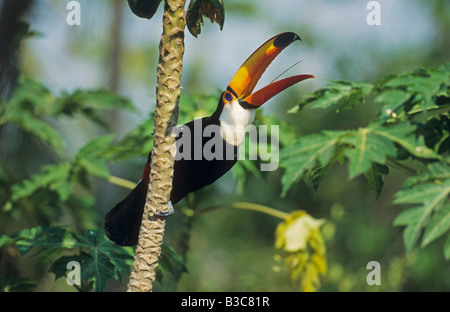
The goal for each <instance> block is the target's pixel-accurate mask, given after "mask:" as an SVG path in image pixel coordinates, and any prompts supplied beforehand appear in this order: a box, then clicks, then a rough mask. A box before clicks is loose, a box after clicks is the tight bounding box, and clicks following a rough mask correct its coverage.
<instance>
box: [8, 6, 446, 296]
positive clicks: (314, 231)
mask: <svg viewBox="0 0 450 312" xmlns="http://www.w3.org/2000/svg"><path fill="white" fill-rule="evenodd" d="M379 2H380V4H381V9H382V11H381V12H382V20H381V21H382V24H381V25H380V26H368V25H367V23H366V15H367V13H368V11H367V10H366V4H367V1H362V0H358V1H356V0H355V1H331V0H328V1H325V0H323V1H314V4H311V3H309V2H308V3H307V2H306V1H276V2H274V1H259V2H258V3H255V2H252V1H232V0H228V1H226V2H225V12H226V13H225V14H226V19H225V24H224V27H223V30H222V31H220V29H219V27H218V26H217V25H215V24H214V25H213V24H210V23H209V21H205V25H203V27H202V32H201V33H200V34H199V35H198V38H194V37H193V36H190V35H189V34H187V35H188V36H187V37H186V54H185V65H184V73H183V94H182V99H181V103H180V109H181V112H180V119H179V123H184V122H186V121H189V120H191V119H192V118H194V117H195V116H204V115H206V114H208V113H210V112H212V111H213V110H214V108H215V105H216V104H217V98H218V96H219V95H220V92H221V89H222V88H223V87H225V86H226V85H227V84H228V82H229V80H230V79H231V78H232V75H233V74H234V73H235V71H236V70H237V68H238V66H239V65H240V64H241V63H242V62H243V61H244V60H245V58H246V57H247V56H248V55H249V54H250V53H251V52H252V51H253V50H254V49H255V48H256V47H257V46H258V45H259V44H260V43H262V42H263V41H264V40H266V39H268V38H270V37H271V36H273V35H274V34H277V33H279V32H282V31H294V32H297V33H299V34H300V35H301V37H302V38H303V42H302V43H301V44H298V45H295V44H294V45H293V46H291V47H289V48H288V49H287V50H286V51H285V52H283V55H281V56H280V60H277V62H274V64H273V65H272V66H271V68H270V69H269V70H268V71H267V73H266V74H265V76H264V77H266V78H263V79H262V81H261V85H263V84H264V83H267V82H268V81H271V80H272V79H273V77H276V76H277V75H278V74H279V73H280V72H282V71H283V70H284V69H285V68H287V67H289V66H290V65H292V64H293V63H295V62H297V61H299V60H302V62H301V63H300V65H298V66H297V67H294V69H291V72H293V71H296V72H299V73H312V74H315V75H316V76H317V77H318V79H317V80H316V81H315V82H305V83H303V84H302V85H301V86H298V87H295V88H291V89H292V90H291V89H290V90H289V92H285V93H283V94H282V95H279V96H278V97H277V98H276V99H274V100H272V101H271V102H269V103H267V104H266V105H265V106H266V107H265V108H264V109H263V110H261V111H259V112H258V115H257V120H256V123H259V124H278V125H280V137H279V140H280V143H281V147H282V150H281V159H280V167H279V169H278V170H276V171H274V172H259V171H258V170H257V168H258V163H257V162H254V161H242V162H240V163H239V165H237V166H236V167H235V168H234V169H233V171H232V172H230V174H228V175H226V176H225V177H223V179H221V180H220V181H218V182H217V183H215V184H214V185H213V186H211V187H208V188H206V189H204V190H202V191H199V192H196V193H195V194H192V195H190V196H188V198H187V199H186V200H184V201H183V202H181V203H180V204H179V205H177V207H176V211H177V213H176V214H175V215H174V216H173V217H170V218H169V220H168V224H167V230H166V231H167V232H166V245H165V249H164V250H163V258H162V260H161V264H160V274H159V278H160V283H158V284H157V285H155V288H154V289H155V291H157V290H180V291H296V290H299V289H300V290H315V289H317V290H323V291H380V290H381V291H432V290H435V291H448V290H450V279H449V278H448V277H449V276H450V267H449V262H448V260H449V258H450V238H449V237H450V236H449V229H450V217H449V216H450V211H449V207H450V206H449V201H448V199H449V194H450V184H449V181H450V180H449V179H450V168H449V155H448V153H449V147H450V139H449V133H450V124H449V107H450V103H449V86H450V74H449V72H450V68H449V65H446V63H447V62H448V53H446V51H448V48H449V45H450V44H449V38H448V36H447V35H446V34H447V32H448V30H449V21H450V18H449V17H450V8H449V4H448V3H447V2H446V1H445V0H442V1H433V2H430V1H400V0H399V1H379ZM80 3H81V7H82V25H81V26H68V25H67V24H66V15H67V12H68V11H67V10H66V8H65V5H66V2H65V1H60V0H55V1H50V0H49V1H45V2H38V3H35V4H34V7H33V8H32V9H31V10H30V11H29V12H28V14H27V15H26V17H25V19H24V20H25V21H26V22H27V23H26V24H21V25H22V27H23V28H21V29H22V31H18V32H17V40H15V41H14V42H16V43H18V42H20V45H19V44H17V46H15V48H17V50H16V51H17V54H15V55H14V58H12V59H10V60H9V61H10V62H9V65H8V66H10V68H13V69H17V72H18V73H19V75H15V74H14V73H15V71H14V70H11V71H8V72H7V75H6V74H4V75H3V77H2V79H1V83H2V86H1V87H2V92H3V93H2V99H1V106H0V147H1V149H0V234H1V236H0V246H2V248H1V249H0V289H2V290H7V291H12V290H47V291H72V290H73V291H76V290H96V291H102V290H104V291H108V290H123V289H124V285H125V284H126V280H127V278H128V272H129V270H130V265H131V261H132V252H133V251H132V249H131V248H118V247H117V246H114V245H113V244H111V243H110V242H109V241H107V240H106V239H105V238H104V236H103V232H102V227H103V224H102V222H103V217H104V215H105V213H106V212H107V211H108V210H109V209H110V208H111V207H112V206H113V205H114V204H115V203H116V202H117V201H118V200H120V199H121V198H122V197H123V196H125V195H126V194H127V192H128V189H127V188H129V187H130V186H131V185H132V184H133V183H129V182H127V181H134V182H136V181H137V180H138V178H139V177H140V175H141V170H142V168H143V165H144V163H145V161H146V156H147V153H148V151H149V150H150V149H151V146H152V141H151V132H152V127H153V125H152V118H151V111H152V107H153V105H154V102H155V96H154V85H155V81H154V79H155V77H156V68H155V66H156V64H157V45H158V43H159V36H160V32H161V26H160V23H161V21H160V18H161V8H160V10H159V11H157V13H156V14H155V16H154V18H153V19H152V20H150V21H148V20H143V19H139V18H137V17H136V16H134V15H133V14H132V13H131V12H130V10H129V8H128V7H127V6H126V2H125V1H95V3H93V1H80ZM412 20H414V22H413V21H412ZM28 24H29V28H28V26H27V25H28ZM55 25H57V26H58V25H59V26H60V27H55ZM243 29H245V31H243ZM264 79H265V80H264ZM227 208H228V209H227ZM255 210H257V211H255ZM258 211H260V212H261V211H264V212H266V213H260V212H258ZM289 229H290V230H289ZM296 229H297V230H298V229H308V231H307V233H306V234H305V233H298V232H296V231H295V230H296ZM293 232H294V234H295V235H294V234H292V233H293ZM292 235H293V236H292ZM301 238H303V240H302V239H301ZM69 259H76V260H77V261H79V262H80V263H81V264H82V268H84V269H83V270H82V272H83V273H82V280H83V284H82V286H80V287H73V286H69V285H67V283H66V280H65V278H64V274H67V270H66V269H65V264H66V263H67V261H68V260H69ZM183 259H184V261H183ZM370 261H378V262H379V263H380V264H381V274H382V277H381V285H380V286H370V285H368V284H367V283H366V276H367V274H368V273H369V271H368V270H367V269H366V265H367V263H368V262H370ZM186 270H187V273H186Z"/></svg>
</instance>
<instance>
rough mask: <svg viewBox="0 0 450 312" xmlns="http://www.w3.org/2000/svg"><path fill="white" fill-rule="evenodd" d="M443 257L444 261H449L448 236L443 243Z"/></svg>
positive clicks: (449, 239) (449, 244)
mask: <svg viewBox="0 0 450 312" xmlns="http://www.w3.org/2000/svg"><path fill="white" fill-rule="evenodd" d="M444 257H445V260H450V234H449V235H448V236H447V239H446V240H445V243H444Z"/></svg>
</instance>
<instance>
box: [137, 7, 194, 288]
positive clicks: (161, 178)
mask: <svg viewBox="0 0 450 312" xmlns="http://www.w3.org/2000/svg"><path fill="white" fill-rule="evenodd" d="M184 7H185V0H166V1H165V6H164V16H163V33H162V35H161V42H160V46H159V49H160V56H159V65H158V70H157V79H158V81H157V87H156V96H157V103H156V108H155V126H154V138H153V149H152V158H151V168H150V183H149V189H148V193H147V201H146V204H145V209H144V216H143V219H142V225H141V229H140V233H139V242H138V245H137V246H136V250H135V259H134V267H133V272H132V273H131V275H130V279H129V282H128V291H129V292H149V291H151V290H152V288H153V282H154V281H155V278H156V268H157V267H158V259H159V256H160V254H161V245H162V242H163V239H164V230H165V224H166V218H167V217H165V216H161V214H164V213H165V212H168V211H169V206H168V203H169V199H170V192H171V191H172V177H173V165H174V160H173V156H172V153H171V152H172V150H173V145H174V143H175V139H174V137H173V136H172V135H171V131H172V128H173V127H174V126H175V125H176V123H177V119H178V102H179V99H180V90H181V88H180V78H181V73H182V66H183V53H184V29H185V25H186V20H185V9H184Z"/></svg>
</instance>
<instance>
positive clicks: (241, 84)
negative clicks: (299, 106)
mask: <svg viewBox="0 0 450 312" xmlns="http://www.w3.org/2000/svg"><path fill="white" fill-rule="evenodd" d="M296 40H301V39H300V37H299V36H298V35H297V34H295V33H292V32H286V33H282V34H279V35H277V36H275V37H273V38H271V39H269V40H268V41H266V42H265V43H264V44H263V45H261V46H260V47H259V48H258V49H257V50H256V51H255V52H253V54H252V55H250V57H249V58H248V59H247V60H246V61H245V62H244V64H242V66H241V67H240V68H239V70H238V71H237V73H236V75H235V76H234V77H233V79H232V80H231V82H230V84H229V85H228V88H227V89H228V90H229V91H230V92H232V93H233V94H234V95H235V96H236V98H237V99H238V100H239V102H240V103H241V104H248V105H249V106H250V108H257V107H259V106H261V105H262V104H264V103H265V102H266V101H268V100H269V99H270V98H272V97H273V96H275V95H277V94H278V93H280V92H281V91H283V90H285V89H287V88H289V87H290V86H292V85H294V84H296V83H298V82H300V81H302V80H305V79H308V78H315V77H314V76H313V75H297V76H293V77H289V78H285V79H282V80H279V81H276V82H273V83H271V84H269V85H267V86H265V87H264V88H262V89H260V90H258V91H257V92H255V93H253V94H252V92H253V89H254V88H255V86H256V84H257V83H258V81H259V79H260V78H261V76H262V74H263V73H264V71H265V70H266V68H267V67H268V66H269V64H270V63H271V62H272V61H273V60H274V59H275V57H277V55H278V54H280V52H281V51H283V50H284V48H286V47H287V46H288V45H290V44H291V43H292V42H294V41H296Z"/></svg>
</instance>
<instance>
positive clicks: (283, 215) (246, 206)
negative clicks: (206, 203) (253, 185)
mask: <svg viewBox="0 0 450 312" xmlns="http://www.w3.org/2000/svg"><path fill="white" fill-rule="evenodd" d="M218 209H242V210H252V211H257V212H261V213H265V214H268V215H271V216H273V217H276V218H280V219H283V220H286V219H287V218H288V217H289V214H288V213H287V212H283V211H280V210H277V209H274V208H271V207H268V206H263V205H259V204H254V203H248V202H235V203H233V204H231V205H218V206H211V207H208V208H205V209H202V210H200V211H198V212H196V213H195V214H194V218H197V217H199V216H201V215H203V214H205V213H208V212H211V211H214V210H218Z"/></svg>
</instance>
